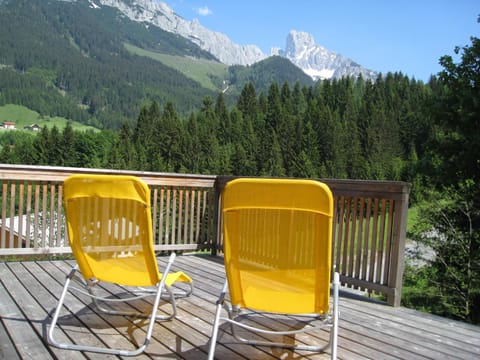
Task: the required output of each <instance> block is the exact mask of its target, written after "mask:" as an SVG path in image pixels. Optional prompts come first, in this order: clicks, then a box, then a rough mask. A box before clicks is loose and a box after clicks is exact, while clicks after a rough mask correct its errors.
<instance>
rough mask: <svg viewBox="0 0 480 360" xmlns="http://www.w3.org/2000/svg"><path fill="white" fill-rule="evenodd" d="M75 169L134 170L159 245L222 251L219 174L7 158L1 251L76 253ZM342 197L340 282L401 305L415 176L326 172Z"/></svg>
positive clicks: (337, 247)
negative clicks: (72, 225)
mask: <svg viewBox="0 0 480 360" xmlns="http://www.w3.org/2000/svg"><path fill="white" fill-rule="evenodd" d="M74 173H108V174H131V175H135V176H139V177H141V178H142V179H143V180H144V181H146V182H147V184H148V185H149V186H150V188H151V192H152V216H153V227H154V233H155V239H154V241H155V249H156V250H157V251H159V252H163V253H164V252H168V251H176V252H184V251H206V252H209V253H210V254H212V255H221V253H222V236H221V232H220V231H219V228H220V225H221V221H222V219H221V218H220V217H219V215H218V211H217V209H218V204H219V201H220V194H221V191H222V188H223V186H224V185H225V183H226V182H227V181H228V180H229V179H231V178H229V177H220V176H201V175H182V174H167V173H147V172H126V171H113V170H99V169H97V170H95V169H77V168H58V167H39V166H14V165H0V180H1V187H0V198H1V218H0V257H1V256H2V255H7V256H8V255H29V254H52V255H53V254H65V253H70V252H71V250H70V247H69V246H68V238H67V237H66V231H65V221H64V215H63V205H62V191H63V180H64V179H65V178H66V177H67V176H69V175H71V174H74ZM323 181H324V182H326V183H327V184H328V185H329V186H330V188H331V189H332V192H333V195H334V201H335V218H334V235H333V237H334V238H333V247H332V250H333V254H332V255H333V260H334V265H335V268H336V271H338V272H339V273H340V274H341V282H342V284H343V285H345V286H349V287H352V288H355V289H359V290H365V291H368V292H370V293H376V294H380V295H383V296H384V297H385V298H386V299H387V302H388V303H389V304H390V305H394V306H399V305H400V298H401V289H402V276H403V266H404V265H403V263H404V261H403V257H404V248H405V229H406V218H407V206H408V194H409V191H410V186H409V184H406V183H402V182H388V181H353V180H331V179H325V180H323Z"/></svg>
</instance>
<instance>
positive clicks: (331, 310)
mask: <svg viewBox="0 0 480 360" xmlns="http://www.w3.org/2000/svg"><path fill="white" fill-rule="evenodd" d="M221 214H222V219H223V239H224V261H225V271H226V281H225V285H224V287H223V290H222V292H221V294H220V297H219V300H218V301H217V309H216V314H215V320H214V324H213V330H212V336H211V341H210V350H209V359H213V358H214V353H215V346H216V342H217V337H218V332H219V327H220V324H221V323H224V322H229V323H230V324H231V325H232V334H233V336H234V337H235V339H236V340H238V341H240V342H242V343H245V344H250V345H256V346H270V347H285V348H290V349H294V350H308V351H315V352H322V351H325V350H327V349H328V347H331V357H332V359H335V358H336V352H337V332H338V288H339V275H338V273H335V274H334V281H333V301H332V302H333V306H331V304H330V302H331V297H330V291H331V289H330V276H331V273H332V263H331V253H332V217H333V199H332V194H331V192H330V189H329V188H328V187H327V186H326V185H325V184H323V183H320V182H318V181H313V180H293V179H247V178H241V179H236V180H233V181H230V182H229V183H227V185H226V187H225V189H224V191H223V193H222V198H221ZM227 290H228V293H229V295H230V303H229V302H227V299H226V293H227ZM222 307H223V308H225V310H226V311H227V313H228V317H225V316H222ZM274 314H276V315H277V316H273V315H274ZM278 314H281V315H282V317H281V319H291V320H293V321H294V322H296V321H299V320H298V319H299V318H301V319H308V321H306V322H304V323H303V322H302V325H301V326H298V323H296V326H295V327H294V329H293V330H292V327H290V328H283V329H281V328H280V330H278V328H277V326H274V328H275V329H277V330H272V326H273V325H271V323H269V324H270V328H264V327H259V326H257V325H251V322H250V323H247V321H248V319H249V318H250V319H252V318H254V317H255V316H257V317H258V315H262V318H263V316H270V318H274V319H276V320H278ZM258 321H259V320H258V319H257V322H258ZM274 324H276V325H280V322H279V321H277V322H274ZM238 327H240V328H243V329H246V330H248V331H251V332H256V333H257V335H259V336H260V337H264V338H266V337H267V336H270V337H271V335H272V334H276V335H281V336H285V335H286V336H289V335H290V336H294V335H295V334H297V333H301V332H307V331H317V330H320V329H325V328H328V329H329V330H330V336H329V340H328V341H327V342H326V344H325V341H324V342H323V344H320V345H303V344H295V343H296V341H295V339H293V341H291V338H290V341H288V343H285V342H280V341H278V342H274V341H271V340H268V339H267V340H265V341H264V340H258V336H257V339H254V338H253V337H248V338H246V337H245V336H241V335H240V334H238V331H237V330H238ZM251 335H253V334H251ZM282 341H283V340H282Z"/></svg>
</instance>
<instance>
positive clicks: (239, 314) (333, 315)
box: [208, 178, 340, 360]
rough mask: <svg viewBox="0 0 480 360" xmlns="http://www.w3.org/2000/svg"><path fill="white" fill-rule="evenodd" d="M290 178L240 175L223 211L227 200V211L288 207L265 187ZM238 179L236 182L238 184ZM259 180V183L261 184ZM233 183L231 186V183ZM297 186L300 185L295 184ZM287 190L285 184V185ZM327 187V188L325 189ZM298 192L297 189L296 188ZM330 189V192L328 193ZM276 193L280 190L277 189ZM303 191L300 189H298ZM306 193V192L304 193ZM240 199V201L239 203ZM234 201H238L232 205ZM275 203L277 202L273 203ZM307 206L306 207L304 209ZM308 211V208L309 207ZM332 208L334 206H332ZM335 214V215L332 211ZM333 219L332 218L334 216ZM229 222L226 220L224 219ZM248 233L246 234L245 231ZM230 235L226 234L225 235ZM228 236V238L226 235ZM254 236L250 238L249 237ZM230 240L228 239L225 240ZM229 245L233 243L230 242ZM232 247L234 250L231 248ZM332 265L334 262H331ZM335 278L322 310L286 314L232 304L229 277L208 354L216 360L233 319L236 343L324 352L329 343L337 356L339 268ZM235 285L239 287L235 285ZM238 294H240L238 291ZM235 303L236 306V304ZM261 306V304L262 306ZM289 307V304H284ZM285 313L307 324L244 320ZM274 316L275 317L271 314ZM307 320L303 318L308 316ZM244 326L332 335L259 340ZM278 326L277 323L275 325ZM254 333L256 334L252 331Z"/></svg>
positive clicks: (263, 331)
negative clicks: (222, 332) (223, 329)
mask: <svg viewBox="0 0 480 360" xmlns="http://www.w3.org/2000/svg"><path fill="white" fill-rule="evenodd" d="M288 181H290V180H286V181H285V179H281V180H280V179H245V178H242V179H236V180H233V181H232V183H231V184H227V185H226V187H225V193H222V214H223V212H224V208H223V206H224V205H225V204H224V202H225V203H227V204H228V205H225V206H226V208H227V209H229V210H225V211H230V206H231V207H232V208H233V209H234V210H235V211H236V210H238V209H253V208H256V207H260V208H261V207H262V206H266V207H267V208H268V207H269V206H271V208H272V209H276V210H277V209H282V206H285V208H288V206H289V204H288V201H287V202H286V203H283V202H282V201H278V200H277V199H274V200H272V199H273V198H272V197H269V196H273V195H268V196H266V197H265V198H263V194H262V191H268V186H270V185H273V186H276V189H279V186H283V187H287V186H289V185H290V184H288V183H287V182H288ZM234 182H235V185H234ZM292 183H296V184H300V185H302V187H300V188H296V189H303V186H313V182H312V181H306V180H293V181H292ZM255 184H258V187H257V185H255ZM229 185H231V187H229ZM250 185H253V188H255V189H256V190H255V191H253V193H249V190H251V189H252V188H250V187H249V186H250ZM295 186H297V185H295ZM232 187H233V188H234V189H235V190H232V191H233V194H232V196H231V197H228V200H226V199H227V197H225V198H223V196H224V195H225V196H226V192H227V190H228V189H231V188H232ZM283 190H285V188H284V189H283ZM324 190H325V189H324ZM257 191H258V193H257ZM292 193H295V192H292ZM328 193H329V191H328V192H327V194H328ZM275 194H276V193H275ZM298 194H300V193H298ZM301 195H305V194H301ZM257 196H259V199H257ZM329 197H330V200H329V203H330V205H332V203H333V200H332V199H331V195H330V196H329ZM239 203H240V205H239ZM298 203H299V204H300V205H299V206H302V205H305V204H306V208H308V206H309V205H310V204H309V203H308V201H307V202H302V201H301V200H299V202H298ZM232 204H234V205H232ZM272 204H273V205H272ZM303 210H304V209H303V208H302V211H303ZM305 211H307V210H305ZM330 211H332V210H330ZM329 216H332V215H329ZM330 221H331V219H330ZM224 225H225V223H224ZM223 230H224V235H225V227H224V228H223ZM327 231H331V222H330V225H329V227H328V228H327ZM244 235H245V234H244ZM225 236H226V235H225ZM226 238H228V237H227V236H226ZM249 239H250V238H249ZM225 241H226V240H225ZM227 245H229V244H227ZM326 249H328V248H326ZM227 251H230V250H227ZM225 266H226V269H227V270H228V266H227V263H226V264H225ZM328 266H330V264H329V265H328ZM228 277H229V274H227V278H228ZM331 281H332V282H331V283H330V292H331V293H332V294H331V296H329V302H330V304H328V303H327V304H324V305H327V306H325V307H323V309H322V310H314V311H321V313H315V314H292V313H285V314H279V313H277V312H275V313H264V312H263V313H262V312H259V311H258V310H259V309H255V308H252V309H249V308H248V303H247V302H243V300H240V302H239V303H236V304H231V302H230V301H227V292H228V291H229V290H230V291H232V290H231V289H229V283H228V279H227V280H225V284H224V286H223V289H222V291H221V294H220V296H219V298H218V301H217V303H216V312H215V319H214V323H213V329H212V335H211V339H210V346H209V354H208V359H209V360H213V359H214V356H215V347H216V343H217V338H218V333H219V328H220V325H221V324H222V323H229V324H230V325H231V331H232V335H233V338H234V342H236V343H242V344H248V345H254V346H268V347H281V348H287V349H291V350H306V351H312V352H323V351H325V350H327V349H328V348H329V347H330V348H331V352H330V353H331V358H332V359H336V357H337V341H338V340H337V338H338V320H339V300H338V297H339V287H340V275H339V273H337V272H334V273H333V278H332V280H331ZM322 286H323V287H327V288H326V289H324V290H323V291H328V283H323V284H322ZM233 289H235V287H233ZM234 291H237V292H241V291H242V290H238V289H235V290H234ZM236 296H238V295H236ZM234 301H239V299H234ZM232 305H233V306H232ZM262 307H263V309H267V311H268V306H266V307H265V306H263V305H262ZM262 307H261V308H262ZM222 308H223V309H225V310H226V312H227V314H228V316H222ZM284 309H285V308H284ZM245 314H248V315H253V316H255V315H271V314H275V315H281V316H282V315H283V316H285V317H286V319H295V320H297V321H300V320H299V319H300V318H301V319H302V325H304V326H303V327H301V328H295V329H287V330H278V328H277V330H272V329H271V328H265V327H262V326H257V325H255V326H251V325H247V324H245V323H244V322H242V320H244V318H245V317H246V316H247V317H248V315H245ZM270 318H271V317H270ZM307 319H308V321H304V322H303V320H307ZM239 327H240V328H243V329H245V330H248V331H250V332H252V333H256V334H257V335H258V334H260V335H262V334H264V335H286V336H288V335H295V334H299V333H306V332H312V331H319V330H322V329H329V330H330V336H329V340H328V341H327V343H326V344H325V343H324V342H323V343H322V344H321V345H316V344H314V345H306V344H300V343H297V344H295V343H293V344H290V343H282V342H274V341H269V340H268V339H267V340H257V339H254V338H253V336H252V337H250V338H246V337H243V336H240V335H239V334H238V332H237V330H236V328H237V329H238V328H239ZM273 327H275V326H273ZM252 335H253V334H252Z"/></svg>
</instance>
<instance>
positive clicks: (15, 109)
mask: <svg viewBox="0 0 480 360" xmlns="http://www.w3.org/2000/svg"><path fill="white" fill-rule="evenodd" d="M4 121H13V122H15V127H16V129H18V130H23V128H24V127H25V126H30V125H33V124H37V125H39V126H40V127H44V126H47V127H48V128H52V127H53V126H57V128H59V129H63V128H64V127H65V126H66V125H67V122H68V121H69V120H67V119H65V118H62V117H58V116H56V117H49V116H41V115H40V114H39V113H38V112H36V111H32V110H30V109H28V108H26V107H25V106H21V105H13V104H9V105H4V106H0V123H2V122H4ZM70 123H71V125H72V128H73V129H74V130H94V131H98V129H96V128H94V127H92V126H87V125H83V124H81V123H78V122H76V121H70Z"/></svg>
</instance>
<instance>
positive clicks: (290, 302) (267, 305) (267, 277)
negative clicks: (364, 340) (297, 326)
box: [240, 269, 328, 314]
mask: <svg viewBox="0 0 480 360" xmlns="http://www.w3.org/2000/svg"><path fill="white" fill-rule="evenodd" d="M313 274H314V271H313V270H303V269H300V270H270V271H268V270H262V271H248V272H247V271H240V277H241V281H242V284H244V286H243V294H242V296H243V302H244V304H242V305H243V306H244V307H247V308H250V309H255V310H260V311H268V312H280V313H285V314H307V313H315V312H318V309H316V307H315V300H316V298H315V291H314V288H315V283H314V279H315V277H314V275H313ZM272 299H275V301H272ZM326 310H328V309H326Z"/></svg>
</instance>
